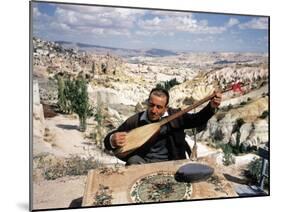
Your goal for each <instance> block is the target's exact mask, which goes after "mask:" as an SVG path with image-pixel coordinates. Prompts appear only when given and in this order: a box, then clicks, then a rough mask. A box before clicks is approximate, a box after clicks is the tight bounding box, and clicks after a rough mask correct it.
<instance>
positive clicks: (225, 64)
mask: <svg viewBox="0 0 281 212" xmlns="http://www.w3.org/2000/svg"><path fill="white" fill-rule="evenodd" d="M120 51H121V50H120ZM58 74H61V75H67V76H71V77H76V76H78V75H83V76H84V77H85V79H86V80H87V83H88V89H87V90H88V94H89V98H90V102H91V105H92V106H93V107H94V108H95V114H96V115H99V116H100V117H102V120H101V121H100V120H97V118H95V117H96V116H92V117H89V118H88V119H87V130H86V131H85V132H80V131H79V130H78V128H77V126H78V125H79V121H78V118H77V116H76V114H63V113H60V112H58V111H57V110H56V104H57V101H58V99H57V97H58V88H57V82H56V75H58ZM173 79H176V80H177V82H178V84H177V85H175V86H174V87H172V88H171V89H170V96H171V102H170V106H171V107H180V108H185V107H187V106H189V105H191V104H193V103H194V101H197V100H200V99H202V98H203V97H205V96H207V95H209V94H211V93H212V92H213V90H214V89H216V88H220V89H222V90H224V89H226V88H229V87H230V86H231V85H233V84H235V83H239V84H241V89H242V91H243V92H234V91H229V92H227V93H225V94H224V96H223V102H222V104H221V106H220V110H219V111H218V112H217V113H216V115H215V116H214V117H213V118H212V119H211V120H210V121H209V122H208V124H207V126H205V128H204V129H201V131H198V133H197V134H196V138H197V139H196V140H197V141H198V148H199V149H198V156H199V157H202V156H206V155H211V154H212V155H214V157H216V159H217V161H218V163H220V164H222V157H223V151H222V149H220V148H219V147H220V145H221V144H229V145H230V146H232V148H237V147H238V148H239V151H240V152H239V153H240V154H238V155H236V165H235V164H232V165H230V166H228V167H225V170H226V172H229V173H231V174H235V175H237V176H240V177H241V173H242V170H243V169H245V167H246V166H247V164H248V163H249V162H250V161H251V160H252V159H253V158H254V157H255V155H254V154H253V152H254V151H255V150H257V149H258V148H259V147H262V146H266V145H268V139H269V136H268V134H269V132H268V130H269V105H268V104H269V91H268V89H269V70H268V55H266V54H257V53H219V52H210V53H190V52H188V53H185V52H177V53H175V54H171V55H166V56H161V57H160V56H147V55H145V54H142V53H140V54H139V55H133V56H121V55H118V54H112V53H111V52H109V51H108V52H106V51H104V52H98V53H95V52H94V51H91V52H86V51H83V50H79V49H73V48H65V47H63V46H62V45H60V44H58V43H55V42H50V41H44V40H40V39H39V38H33V159H34V160H33V169H34V172H33V177H34V191H35V194H34V199H35V203H36V206H37V207H39V208H41V207H46V206H47V207H52V205H54V206H56V207H68V205H67V204H68V203H69V199H75V198H78V197H79V195H80V196H81V194H82V192H83V182H85V177H86V176H85V174H81V175H78V176H71V177H70V181H71V180H72V181H75V182H77V183H76V184H77V187H76V193H75V195H74V194H73V195H72V196H71V194H68V196H67V198H66V199H65V200H64V201H62V202H58V201H56V202H52V201H53V200H54V198H55V197H54V195H51V194H50V196H49V197H47V198H48V199H45V202H44V201H39V200H40V199H42V198H43V199H44V197H43V196H44V195H43V193H41V192H40V191H39V190H40V189H42V188H43V190H44V188H47V186H48V187H50V186H51V187H52V186H54V188H55V187H56V186H58V185H60V184H61V183H62V181H64V182H65V181H67V179H68V178H67V177H69V175H68V174H66V173H65V172H64V168H65V164H66V163H68V164H69V163H70V164H72V166H73V167H74V166H75V165H77V164H79V166H80V167H81V166H82V165H85V164H86V165H85V167H86V168H89V166H87V165H88V163H87V161H89V160H90V161H91V162H93V163H92V164H91V167H90V168H95V167H99V166H106V165H112V164H119V165H123V164H124V163H123V162H122V161H120V160H118V159H117V158H115V157H114V156H113V155H112V153H110V152H107V151H105V150H104V147H103V144H102V141H103V138H104V136H105V135H106V134H107V132H109V131H110V130H112V129H114V128H116V127H118V126H119V125H120V124H121V123H122V122H123V121H124V120H126V119H127V118H128V117H129V116H131V115H132V114H134V113H135V112H137V111H142V110H145V102H146V99H147V96H148V94H149V92H150V90H151V89H152V88H153V87H155V86H156V85H157V84H159V83H160V84H161V83H162V84H163V83H165V82H167V81H170V80H173ZM198 110H200V108H198V109H196V111H198ZM192 112H194V111H192ZM187 134H188V138H187V140H188V141H189V143H190V145H191V146H192V144H193V140H194V139H193V138H194V136H195V135H194V134H193V132H192V131H191V130H187ZM81 164H82V165H81ZM53 170H57V172H53ZM69 173H72V172H71V171H70V172H69ZM50 180H51V181H50ZM43 182H45V183H43ZM66 183H67V182H66ZM81 187H82V188H81ZM60 192H62V191H60ZM37 200H38V201H37Z"/></svg>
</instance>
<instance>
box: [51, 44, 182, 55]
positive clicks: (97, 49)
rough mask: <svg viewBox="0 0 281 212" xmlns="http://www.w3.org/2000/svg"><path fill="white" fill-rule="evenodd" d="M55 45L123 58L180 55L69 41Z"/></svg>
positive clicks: (168, 51)
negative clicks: (111, 54)
mask: <svg viewBox="0 0 281 212" xmlns="http://www.w3.org/2000/svg"><path fill="white" fill-rule="evenodd" d="M55 43H58V44H59V45H61V46H63V47H64V48H72V49H76V50H77V51H85V52H92V53H101V54H106V53H108V52H110V53H113V54H117V55H119V56H123V57H132V56H149V57H164V56H174V55H178V54H177V53H176V52H173V51H170V50H165V49H148V50H143V49H141V50H137V49H126V48H116V47H109V46H100V45H93V44H86V43H73V42H68V41H55Z"/></svg>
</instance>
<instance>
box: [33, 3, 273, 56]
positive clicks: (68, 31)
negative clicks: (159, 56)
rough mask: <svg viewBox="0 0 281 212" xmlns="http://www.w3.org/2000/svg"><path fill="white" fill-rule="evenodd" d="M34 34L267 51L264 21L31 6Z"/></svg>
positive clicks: (134, 45) (125, 44) (138, 45)
mask: <svg viewBox="0 0 281 212" xmlns="http://www.w3.org/2000/svg"><path fill="white" fill-rule="evenodd" d="M32 5H33V34H34V36H36V37H39V38H42V39H45V40H50V41H56V40H61V41H62V40H63V41H71V42H80V43H88V44H95V45H102V46H112V47H121V48H131V49H148V48H161V49H169V50H174V51H200V52H206V51H207V52H209V51H224V52H266V53H267V51H268V18H266V17H259V16H241V15H225V14H210V13H194V12H175V11H163V10H145V9H127V8H116V7H115V8H114V7H98V6H82V5H70V4H52V3H47V2H42V3H33V4H32Z"/></svg>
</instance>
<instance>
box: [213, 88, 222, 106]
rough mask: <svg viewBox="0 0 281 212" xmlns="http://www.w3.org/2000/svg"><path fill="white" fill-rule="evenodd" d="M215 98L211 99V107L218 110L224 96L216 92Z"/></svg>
mask: <svg viewBox="0 0 281 212" xmlns="http://www.w3.org/2000/svg"><path fill="white" fill-rule="evenodd" d="M214 94H215V96H214V98H212V99H211V107H212V108H218V107H219V106H220V104H221V101H222V94H221V92H220V91H214Z"/></svg>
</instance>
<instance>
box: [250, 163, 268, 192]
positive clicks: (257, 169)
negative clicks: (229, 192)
mask: <svg viewBox="0 0 281 212" xmlns="http://www.w3.org/2000/svg"><path fill="white" fill-rule="evenodd" d="M261 168H262V158H254V159H253V160H252V161H251V162H250V163H249V164H248V166H247V170H246V171H245V175H246V177H248V178H249V179H250V180H251V183H253V184H258V183H259V180H260V177H261ZM264 186H265V188H268V186H269V182H268V178H265V182H264Z"/></svg>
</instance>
